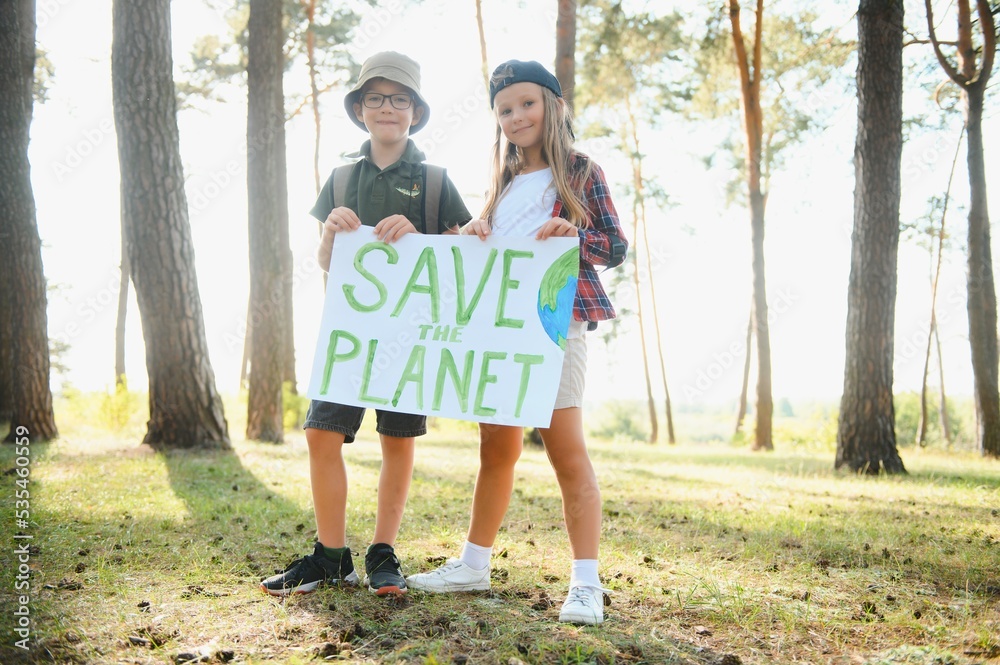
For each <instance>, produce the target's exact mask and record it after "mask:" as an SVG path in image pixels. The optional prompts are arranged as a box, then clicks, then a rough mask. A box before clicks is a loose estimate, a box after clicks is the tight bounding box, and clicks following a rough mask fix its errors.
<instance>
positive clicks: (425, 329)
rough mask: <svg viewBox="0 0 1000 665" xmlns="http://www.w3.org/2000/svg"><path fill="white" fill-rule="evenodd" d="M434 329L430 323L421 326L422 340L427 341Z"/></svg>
mask: <svg viewBox="0 0 1000 665" xmlns="http://www.w3.org/2000/svg"><path fill="white" fill-rule="evenodd" d="M433 327H434V326H432V325H431V324H429V323H425V324H424V325H422V326H419V328H420V339H427V333H429V332H430V331H431V328H433Z"/></svg>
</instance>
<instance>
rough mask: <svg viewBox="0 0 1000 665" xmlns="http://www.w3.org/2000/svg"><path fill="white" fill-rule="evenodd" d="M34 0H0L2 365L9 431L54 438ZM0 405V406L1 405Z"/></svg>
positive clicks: (56, 434)
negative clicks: (35, 184)
mask: <svg viewBox="0 0 1000 665" xmlns="http://www.w3.org/2000/svg"><path fill="white" fill-rule="evenodd" d="M34 69H35V2H34V0H9V1H7V2H2V3H0V208H2V210H3V217H2V219H0V224H2V226H0V236H2V237H3V242H0V247H2V249H0V263H3V264H4V272H5V275H4V284H3V287H4V288H5V289H6V290H7V297H6V299H5V300H6V301H7V302H6V303H5V305H6V306H7V308H8V309H4V310H3V312H2V316H3V317H5V318H7V319H9V321H10V322H11V323H10V325H9V327H8V328H7V329H6V330H5V331H4V337H5V338H7V339H5V340H4V342H5V346H7V347H8V348H9V351H8V353H9V355H8V354H4V356H5V357H4V358H3V363H2V364H3V365H4V366H5V367H6V368H7V369H6V370H5V373H7V372H9V381H10V383H9V384H8V387H9V393H8V397H9V399H10V403H9V408H10V433H9V434H8V435H7V438H6V440H8V441H12V440H14V439H15V437H16V436H22V435H23V430H21V429H20V428H26V430H27V432H28V435H29V436H30V438H31V440H48V439H54V438H55V437H56V436H58V431H57V430H56V423H55V417H54V414H53V411H52V391H51V389H50V387H49V337H48V325H47V315H46V306H47V297H46V293H45V276H44V274H43V271H42V244H41V240H40V238H39V236H38V224H37V221H36V217H35V197H34V193H33V192H32V189H31V166H30V164H29V162H28V140H29V130H30V128H31V114H32V106H33V104H34V98H33V97H32V88H33V86H34V80H35V75H34ZM0 406H2V405H0Z"/></svg>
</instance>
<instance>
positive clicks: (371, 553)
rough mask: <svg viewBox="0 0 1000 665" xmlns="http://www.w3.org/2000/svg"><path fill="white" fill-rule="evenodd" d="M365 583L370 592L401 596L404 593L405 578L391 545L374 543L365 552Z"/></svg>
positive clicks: (405, 589)
mask: <svg viewBox="0 0 1000 665" xmlns="http://www.w3.org/2000/svg"><path fill="white" fill-rule="evenodd" d="M365 584H367V585H368V590H369V591H371V592H372V593H374V594H376V595H379V596H385V595H388V594H393V595H396V596H402V595H403V594H404V593H406V591H407V588H406V578H404V577H403V570H402V569H401V568H400V567H399V559H397V558H396V552H395V551H393V549H392V545H386V544H385V543H375V544H374V545H370V546H369V547H368V552H367V553H366V554H365Z"/></svg>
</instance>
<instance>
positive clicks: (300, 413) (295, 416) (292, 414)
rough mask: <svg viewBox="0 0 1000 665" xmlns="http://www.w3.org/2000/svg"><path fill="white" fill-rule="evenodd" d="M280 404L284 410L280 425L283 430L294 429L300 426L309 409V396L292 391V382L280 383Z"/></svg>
mask: <svg viewBox="0 0 1000 665" xmlns="http://www.w3.org/2000/svg"><path fill="white" fill-rule="evenodd" d="M281 404H282V409H283V410H284V413H283V417H282V421H281V422H282V425H283V426H284V428H285V430H295V429H298V428H300V427H302V424H303V423H304V422H305V421H306V413H307V412H308V411H309V398H308V397H306V396H305V395H300V394H298V393H296V392H293V391H292V382H291V381H285V382H284V383H283V384H281Z"/></svg>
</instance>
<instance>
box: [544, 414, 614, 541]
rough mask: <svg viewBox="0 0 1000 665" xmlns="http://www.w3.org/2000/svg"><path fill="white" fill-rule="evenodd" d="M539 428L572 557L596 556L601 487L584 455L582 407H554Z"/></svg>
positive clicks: (598, 539)
mask: <svg viewBox="0 0 1000 665" xmlns="http://www.w3.org/2000/svg"><path fill="white" fill-rule="evenodd" d="M540 432H541V434H542V440H543V441H544V442H545V453H546V454H547V455H548V456H549V462H551V464H552V468H553V469H555V472H556V479H557V480H558V481H559V489H560V490H561V491H562V500H563V517H564V518H565V520H566V531H567V533H568V534H569V543H570V548H571V549H572V551H573V559H597V553H598V549H599V547H600V541H601V490H600V488H599V487H598V486H597V476H596V474H595V473H594V467H593V465H592V464H591V463H590V457H589V456H588V455H587V446H586V442H585V440H584V436H583V409H580V408H577V407H573V408H568V409H556V410H555V411H553V412H552V422H551V423H550V424H549V427H548V428H546V429H542V430H540Z"/></svg>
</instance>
